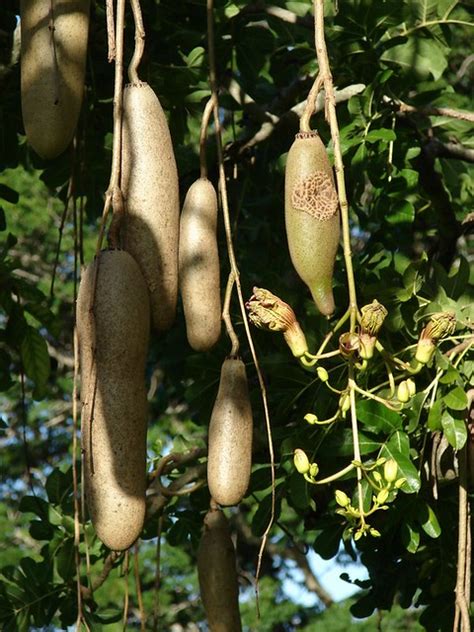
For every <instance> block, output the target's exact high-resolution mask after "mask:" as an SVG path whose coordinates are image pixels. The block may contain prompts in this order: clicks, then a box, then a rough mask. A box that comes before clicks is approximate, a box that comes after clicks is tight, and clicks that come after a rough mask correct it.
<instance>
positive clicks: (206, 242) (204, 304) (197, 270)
mask: <svg viewBox="0 0 474 632" xmlns="http://www.w3.org/2000/svg"><path fill="white" fill-rule="evenodd" d="M216 230H217V195H216V190H215V189H214V187H213V185H212V183H211V182H209V180H208V179H207V178H199V180H196V182H194V183H193V184H192V185H191V187H190V188H189V191H188V193H187V195H186V199H185V200H184V206H183V212H182V213H181V219H180V230H179V285H180V289H181V298H182V299H183V308H184V316H185V319H186V333H187V336H188V341H189V344H190V345H191V347H192V348H193V349H194V350H195V351H207V350H208V349H211V347H213V346H214V345H215V344H216V342H217V340H218V339H219V336H220V333H221V296H220V284H219V280H220V273H219V253H218V250H217V237H216Z"/></svg>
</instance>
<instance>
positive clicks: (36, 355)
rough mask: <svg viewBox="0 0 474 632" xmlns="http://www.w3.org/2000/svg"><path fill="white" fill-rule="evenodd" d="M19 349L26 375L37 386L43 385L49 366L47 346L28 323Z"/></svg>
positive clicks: (47, 375) (46, 378)
mask: <svg viewBox="0 0 474 632" xmlns="http://www.w3.org/2000/svg"><path fill="white" fill-rule="evenodd" d="M20 351H21V358H22V361H23V366H24V367H25V373H26V375H27V376H28V377H29V378H30V379H31V380H33V382H34V383H35V384H36V386H37V387H41V386H44V385H45V384H46V382H47V380H48V377H49V372H50V368H51V365H50V359H49V354H48V347H47V345H46V341H45V339H44V338H43V336H42V335H41V334H40V333H38V332H37V331H36V329H35V328H34V327H31V326H29V325H28V327H27V328H26V331H25V335H24V337H23V340H22V342H21V347H20Z"/></svg>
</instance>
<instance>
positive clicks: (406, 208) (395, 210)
mask: <svg viewBox="0 0 474 632" xmlns="http://www.w3.org/2000/svg"><path fill="white" fill-rule="evenodd" d="M386 219H387V222H388V223H389V224H405V223H409V224H411V223H413V220H414V219H415V207H414V206H413V204H412V203H411V202H406V201H403V202H397V203H396V204H394V205H393V207H392V209H391V210H390V212H389V213H388V215H387V217H386Z"/></svg>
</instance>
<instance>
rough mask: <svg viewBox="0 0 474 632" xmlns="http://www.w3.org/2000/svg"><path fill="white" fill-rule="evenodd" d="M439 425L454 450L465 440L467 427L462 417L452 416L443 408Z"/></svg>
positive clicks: (462, 444) (460, 446) (459, 447)
mask: <svg viewBox="0 0 474 632" xmlns="http://www.w3.org/2000/svg"><path fill="white" fill-rule="evenodd" d="M441 427H442V428H443V433H444V436H445V437H446V439H447V440H448V442H449V443H450V445H452V446H453V448H454V449H455V450H460V449H461V448H462V447H463V446H464V444H465V443H466V440H467V428H466V422H465V420H464V418H463V417H460V418H459V417H453V416H452V414H451V413H450V412H449V411H447V410H445V411H444V413H443V414H442V416H441Z"/></svg>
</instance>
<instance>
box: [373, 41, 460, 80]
mask: <svg viewBox="0 0 474 632" xmlns="http://www.w3.org/2000/svg"><path fill="white" fill-rule="evenodd" d="M381 59H382V61H386V62H391V63H395V64H398V65H399V66H401V67H402V68H404V69H406V70H408V71H409V72H410V73H411V72H413V73H414V74H415V75H417V77H418V78H419V79H426V78H427V77H428V76H429V75H432V77H433V78H434V79H435V80H437V79H439V78H440V77H441V75H442V74H443V72H444V71H445V69H446V67H447V65H448V59H447V55H446V54H445V51H444V49H443V48H442V47H441V46H440V45H439V44H438V43H437V42H436V41H435V40H432V39H421V38H419V37H416V38H415V37H411V38H410V39H409V40H408V41H407V42H406V43H405V44H397V45H396V46H393V47H391V48H389V49H388V50H386V51H385V52H384V53H383V54H382V56H381Z"/></svg>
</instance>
